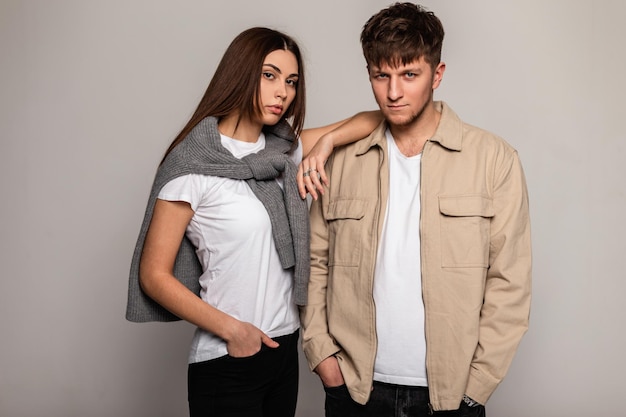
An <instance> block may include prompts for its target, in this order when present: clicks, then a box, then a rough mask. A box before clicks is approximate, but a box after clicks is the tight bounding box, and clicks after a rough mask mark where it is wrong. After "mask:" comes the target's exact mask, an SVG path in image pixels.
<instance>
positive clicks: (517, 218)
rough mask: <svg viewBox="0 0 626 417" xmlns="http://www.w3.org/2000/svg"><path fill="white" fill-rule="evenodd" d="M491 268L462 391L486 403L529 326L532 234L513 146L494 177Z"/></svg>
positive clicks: (522, 175)
mask: <svg viewBox="0 0 626 417" xmlns="http://www.w3.org/2000/svg"><path fill="white" fill-rule="evenodd" d="M493 198H494V209H495V216H494V217H493V219H492V222H491V244H490V255H489V270H488V271H487V279H486V285H485V297H484V303H483V307H482V309H481V313H480V336H479V340H478V346H477V348H476V352H475V354H474V359H473V361H472V369H471V370H470V377H469V381H468V386H467V389H466V394H467V395H468V396H469V397H470V398H472V399H473V400H475V401H477V402H479V403H481V404H485V403H486V402H487V400H488V399H489V396H490V395H491V394H492V393H493V391H494V390H495V389H496V387H497V385H498V384H499V382H500V381H501V380H502V378H504V376H505V374H506V372H507V370H508V368H509V366H510V364H511V361H512V359H513V356H514V355H515V352H516V350H517V347H518V345H519V342H520V340H521V338H522V336H523V335H524V333H525V332H526V330H527V329H528V319H529V313H530V298H531V239H530V219H529V209H528V194H527V190H526V181H525V179H524V173H523V170H522V166H521V163H520V161H519V158H518V155H517V153H516V152H514V151H511V153H510V154H508V155H507V156H506V157H504V158H502V160H500V161H498V167H497V168H496V175H495V178H494V195H493Z"/></svg>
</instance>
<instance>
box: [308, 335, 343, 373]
mask: <svg viewBox="0 0 626 417" xmlns="http://www.w3.org/2000/svg"><path fill="white" fill-rule="evenodd" d="M302 350H303V351H304V354H305V356H306V359H307V362H308V364H309V369H310V370H311V371H313V370H314V369H315V368H316V367H317V365H319V364H320V362H322V361H323V360H324V359H326V358H329V357H331V356H333V355H335V354H337V353H338V352H340V351H341V348H340V347H339V346H338V345H337V344H336V343H335V341H334V339H333V338H332V337H331V336H330V335H328V334H326V335H319V336H315V337H314V338H311V339H309V340H306V341H304V342H303V343H302Z"/></svg>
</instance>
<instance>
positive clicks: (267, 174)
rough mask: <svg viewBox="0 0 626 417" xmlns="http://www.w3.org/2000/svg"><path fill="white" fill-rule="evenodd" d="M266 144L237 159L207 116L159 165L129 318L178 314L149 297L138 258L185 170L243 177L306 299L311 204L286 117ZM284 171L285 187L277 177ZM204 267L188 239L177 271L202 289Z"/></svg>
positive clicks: (133, 271) (297, 292)
mask: <svg viewBox="0 0 626 417" xmlns="http://www.w3.org/2000/svg"><path fill="white" fill-rule="evenodd" d="M265 137H266V144H265V149H264V150H262V151H260V152H258V153H256V154H251V155H247V156H245V157H244V158H241V159H238V158H235V157H234V156H233V155H232V154H231V153H230V152H228V151H227V150H226V149H225V148H224V147H223V146H222V144H221V139H220V134H219V131H218V129H217V119H216V118H214V117H207V118H206V119H204V120H203V121H201V122H200V123H198V125H197V126H196V127H195V128H194V129H193V130H192V131H191V132H190V133H189V135H188V136H187V137H186V138H185V139H184V140H183V141H182V142H181V143H179V144H178V145H177V146H176V147H175V148H174V149H173V150H172V151H171V152H170V153H169V155H168V156H167V158H166V159H165V161H164V162H163V164H161V166H160V167H159V168H158V170H157V173H156V177H155V180H154V183H153V185H152V190H151V192H150V197H149V199H148V205H147V208H146V212H145V216H144V220H143V223H142V225H141V229H140V231H139V237H138V239H137V244H136V246H135V251H134V254H133V259H132V263H131V268H130V277H129V284H128V304H127V307H126V319H127V320H130V321H134V322H146V321H174V320H179V318H178V317H176V316H175V315H173V314H172V313H170V312H169V311H167V310H166V309H164V308H163V307H161V306H160V305H159V304H158V303H156V302H155V301H154V300H152V299H151V298H150V297H148V296H147V295H146V294H145V293H144V292H143V291H142V289H141V286H140V284H139V263H140V261H141V254H142V251H143V245H144V242H145V238H146V233H147V231H148V227H149V226H150V221H151V219H152V212H153V210H154V205H155V203H156V199H157V196H158V194H159V192H160V190H161V188H162V187H163V186H164V185H165V184H167V183H168V182H170V181H171V180H173V179H174V178H177V177H179V176H182V175H187V174H203V175H213V176H218V177H226V178H233V179H239V180H244V181H246V182H247V184H248V185H249V186H250V188H251V189H252V191H253V192H254V194H255V195H256V197H257V198H258V199H259V200H260V201H261V202H262V203H263V205H264V206H265V208H266V210H267V212H268V214H269V216H270V221H271V224H272V236H273V238H274V242H275V244H276V248H277V250H278V255H279V259H280V261H281V265H282V267H283V268H285V269H288V268H294V274H293V275H294V298H295V302H296V303H297V304H299V305H304V304H306V298H307V287H308V278H309V266H310V261H309V218H308V210H307V204H306V201H305V200H302V199H301V198H300V197H299V195H298V190H297V185H296V181H295V178H296V170H297V168H296V166H295V164H294V163H293V162H292V161H291V159H290V158H289V157H288V155H287V154H288V152H289V150H290V149H291V148H292V145H293V142H294V140H295V136H294V135H293V131H292V129H291V127H290V126H289V125H288V124H287V122H285V121H281V122H280V123H278V124H277V125H275V126H272V127H267V128H266V131H265ZM281 174H284V175H283V189H281V188H280V186H279V185H278V184H277V182H276V181H275V179H276V178H277V177H278V176H279V175H281ZM201 274H202V267H201V265H200V262H199V260H198V258H197V256H196V253H195V247H194V246H193V244H192V243H191V242H190V241H189V239H187V238H186V237H184V238H183V241H182V243H181V246H180V249H179V251H178V255H177V257H176V262H175V264H174V276H176V278H177V279H178V280H180V281H181V282H182V283H183V284H184V285H185V286H186V287H187V288H189V289H190V290H191V291H193V292H194V293H196V294H199V292H200V284H199V277H200V275H201Z"/></svg>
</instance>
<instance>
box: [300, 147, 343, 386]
mask: <svg viewBox="0 0 626 417" xmlns="http://www.w3.org/2000/svg"><path fill="white" fill-rule="evenodd" d="M328 166H329V167H332V157H331V160H330V161H329V164H328ZM329 173H330V172H329ZM324 203H325V198H324V197H322V198H320V199H317V200H315V201H313V202H312V204H311V211H310V221H311V277H310V280H309V298H308V303H307V305H306V306H302V307H300V322H301V326H302V347H303V350H304V353H305V355H306V358H307V361H308V364H309V367H310V369H311V370H314V371H315V372H318V373H319V374H320V378H322V382H323V383H324V384H327V385H328V386H336V385H341V384H342V383H343V378H341V381H339V380H338V378H339V377H340V376H341V375H340V373H339V375H337V373H336V371H338V370H339V366H338V365H337V363H336V362H337V359H336V358H335V357H334V355H335V354H336V353H337V352H339V351H340V350H341V348H340V347H339V346H338V345H337V343H336V342H335V340H334V339H333V337H332V336H331V335H330V333H329V330H328V318H327V315H326V290H327V283H328V247H329V245H328V239H329V236H328V225H327V223H326V220H325V218H324V215H323V204H324ZM333 362H334V363H333ZM338 381H339V382H338Z"/></svg>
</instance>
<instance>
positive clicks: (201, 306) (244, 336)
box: [139, 200, 278, 357]
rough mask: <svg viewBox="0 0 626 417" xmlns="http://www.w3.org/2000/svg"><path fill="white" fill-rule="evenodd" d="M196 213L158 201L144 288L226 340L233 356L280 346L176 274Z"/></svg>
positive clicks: (142, 269) (144, 260)
mask: <svg viewBox="0 0 626 417" xmlns="http://www.w3.org/2000/svg"><path fill="white" fill-rule="evenodd" d="M193 214H194V212H193V210H192V209H191V206H190V205H189V203H186V202H183V201H165V200H157V201H156V204H155V206H154V213H153V215H152V221H151V223H150V228H149V229H148V233H147V235H146V242H145V243H144V248H143V253H142V255H141V263H140V266H139V282H140V283H141V288H142V289H143V290H144V291H145V292H146V294H148V295H149V296H150V297H151V298H152V299H154V300H155V301H156V302H157V303H159V304H160V305H162V306H163V307H164V308H166V309H167V310H169V311H171V312H172V313H173V314H175V315H176V316H178V317H180V318H181V319H183V320H186V321H188V322H190V323H192V324H195V325H196V326H198V327H201V328H203V329H204V330H207V331H209V332H211V333H213V334H215V335H217V336H219V337H221V338H222V339H224V340H225V341H226V343H227V349H228V353H229V355H231V356H234V357H242V356H252V355H254V354H255V353H257V352H258V351H259V350H260V349H261V343H264V344H266V345H267V346H269V347H277V346H278V343H276V342H275V341H273V340H272V339H271V338H270V337H269V336H267V335H266V334H265V333H263V332H262V331H261V330H259V329H258V328H256V327H255V326H253V325H252V324H250V323H244V322H241V321H239V320H237V319H235V318H234V317H232V316H230V315H228V314H226V313H224V312H223V311H220V310H218V309H216V308H214V307H213V306H211V305H209V304H207V303H205V302H204V301H203V300H202V299H200V298H199V297H198V296H197V295H196V294H194V293H193V292H191V291H190V290H189V289H188V288H187V287H185V286H184V285H183V284H182V283H181V282H180V281H178V279H176V277H175V276H174V275H173V273H172V271H173V268H174V261H175V260H176V254H177V253H178V249H179V247H180V243H181V241H182V239H183V236H184V234H185V229H186V228H187V225H188V224H189V221H190V220H191V217H192V216H193Z"/></svg>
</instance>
